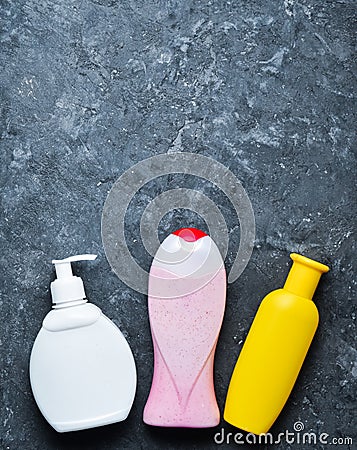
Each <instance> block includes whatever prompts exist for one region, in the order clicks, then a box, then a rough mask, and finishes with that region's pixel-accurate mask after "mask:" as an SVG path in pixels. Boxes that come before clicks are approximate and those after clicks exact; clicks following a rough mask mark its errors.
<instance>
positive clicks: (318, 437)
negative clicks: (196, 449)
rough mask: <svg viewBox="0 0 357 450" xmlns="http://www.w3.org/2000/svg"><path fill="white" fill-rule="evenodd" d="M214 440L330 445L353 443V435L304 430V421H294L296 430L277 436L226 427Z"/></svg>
mask: <svg viewBox="0 0 357 450" xmlns="http://www.w3.org/2000/svg"><path fill="white" fill-rule="evenodd" d="M214 442H215V443H216V444H218V445H220V444H237V445H243V444H265V445H269V444H280V443H283V442H285V443H286V444H301V445H306V444H310V445H313V444H315V445H316V444H330V445H351V446H352V443H353V440H352V438H351V437H348V436H346V437H333V436H330V434H329V433H315V432H313V431H309V432H308V431H305V432H304V424H303V423H302V422H295V423H294V431H289V430H285V431H283V432H281V433H279V434H277V435H276V436H274V435H273V434H272V433H266V434H260V435H256V434H253V433H243V432H236V433H232V432H226V430H225V429H224V428H221V431H219V432H218V433H216V434H215V435H214Z"/></svg>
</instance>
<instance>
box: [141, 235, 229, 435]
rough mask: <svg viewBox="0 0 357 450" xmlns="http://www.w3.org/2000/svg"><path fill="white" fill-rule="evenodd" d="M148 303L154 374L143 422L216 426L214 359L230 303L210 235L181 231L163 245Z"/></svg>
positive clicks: (157, 257) (166, 424) (185, 425)
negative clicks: (227, 299) (226, 308)
mask: <svg viewBox="0 0 357 450" xmlns="http://www.w3.org/2000/svg"><path fill="white" fill-rule="evenodd" d="M148 303H149V318H150V326H151V334H152V339H153V345H154V375H153V380H152V385H151V390H150V394H149V398H148V400H147V403H146V405H145V409H144V422H145V423H147V424H149V425H156V426H162V427H189V428H206V427H214V426H216V425H218V423H219V419H220V414H219V409H218V405H217V401H216V395H215V391H214V384H213V360H214V353H215V349H216V344H217V339H218V335H219V331H220V328H221V325H222V320H223V315H224V309H225V303H226V272H225V268H224V263H223V260H222V257H221V255H220V252H219V250H218V248H217V246H216V244H215V243H214V242H213V241H212V239H211V238H210V237H209V236H208V235H206V234H205V233H203V232H202V231H200V230H197V229H195V228H182V229H180V230H177V231H175V232H174V233H172V234H170V235H169V236H168V237H167V238H166V239H165V240H164V242H163V243H162V244H161V246H160V248H159V250H158V251H157V253H156V255H155V258H154V261H153V263H152V266H151V270H150V276H149V294H148Z"/></svg>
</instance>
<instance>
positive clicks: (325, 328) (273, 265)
mask: <svg viewBox="0 0 357 450" xmlns="http://www.w3.org/2000/svg"><path fill="white" fill-rule="evenodd" d="M0 4H1V12H0V17H1V48H0V61H1V72H0V80H1V122H0V127H1V129H0V133H1V165H0V169H1V202H2V203H1V218H0V220H1V228H0V261H1V271H0V288H1V294H0V295H1V298H0V306H1V323H2V325H1V336H0V338H1V341H0V344H1V347H0V348H1V378H0V381H1V387H0V389H1V400H0V411H1V416H0V418H1V420H0V446H1V449H8V450H25V449H41V450H42V449H46V450H52V449H80V448H86V449H101V450H102V449H121V448H128V449H129V448H130V449H138V448H142V449H159V448H163V449H168V448H172V449H183V448H187V449H209V448H210V449H213V448H248V446H245V445H239V444H235V443H234V442H233V443H230V444H227V443H223V444H221V445H217V444H216V443H215V442H214V435H215V433H217V432H219V431H220V430H221V427H223V428H224V430H225V432H226V433H229V432H231V433H235V432H236V431H238V430H235V429H234V428H233V427H230V426H229V425H228V424H226V423H225V422H224V421H223V419H222V421H221V425H220V426H219V427H217V429H212V430H210V429H208V430H171V429H155V428H150V427H148V426H146V425H144V424H143V422H142V412H143V407H144V404H145V401H146V398H147V395H148V391H149V388H150V383H151V376H152V367H153V353H152V345H151V338H150V332H149V324H148V316H147V303H146V298H145V296H144V295H140V294H137V293H135V292H134V291H132V290H131V289H129V288H128V287H126V286H125V285H124V284H123V283H122V282H121V281H120V280H119V279H118V278H117V277H116V275H115V274H114V273H113V272H112V271H111V268H110V266H109V264H108V263H107V261H106V258H105V254H104V251H103V247H102V241H101V234H100V220H101V213H102V208H103V204H104V201H105V198H106V196H107V193H108V191H109V189H110V188H111V186H112V185H113V183H114V182H115V180H116V179H117V178H118V177H119V176H120V174H121V173H123V172H124V171H125V170H127V169H128V168H130V167H131V166H132V165H133V164H134V163H136V162H138V161H140V160H142V159H144V158H147V157H150V156H152V155H156V154H159V153H166V152H185V151H190V152H193V153H200V154H203V155H206V156H209V157H212V158H214V159H216V160H218V161H220V162H221V163H223V164H224V165H225V166H227V167H229V168H230V170H231V171H232V172H233V173H234V174H235V175H236V176H237V177H238V178H239V179H240V180H241V182H242V183H243V185H244V187H245V189H246V190H247V192H248V194H249V196H250V199H251V202H252V204H253V208H254V212H255V218H256V225H257V234H256V245H255V248H254V252H253V256H252V258H251V260H250V262H249V264H248V267H247V268H246V270H245V271H244V273H243V275H242V276H241V277H240V278H239V279H238V280H237V281H236V282H235V283H234V284H232V285H230V286H229V288H228V296H227V309H226V315H225V319H224V324H223V328H222V333H221V336H220V340H219V345H218V349H217V355H216V365H215V385H216V392H217V397H218V402H219V405H220V408H221V411H222V410H223V405H224V399H225V394H226V390H227V386H228V382H229V378H230V375H231V372H232V369H233V366H234V363H235V361H236V358H237V356H238V354H239V352H240V350H241V348H242V342H243V340H244V338H245V336H246V334H247V332H248V329H249V326H250V323H251V321H252V319H253V317H254V314H255V311H256V309H257V307H258V304H259V302H260V301H261V299H262V298H263V297H264V295H265V294H267V293H268V292H269V291H270V290H272V289H274V288H277V287H280V286H281V285H282V283H283V281H284V278H285V276H286V274H287V271H288V267H289V252H290V251H298V252H301V253H303V254H305V255H306V256H310V257H313V258H316V259H318V260H320V261H321V262H324V263H327V264H329V265H330V267H331V271H330V272H329V273H328V274H326V275H324V276H323V279H322V281H321V284H320V286H319V288H318V291H317V293H316V296H315V299H314V300H315V302H316V304H317V306H318V308H319V311H320V326H319V329H318V331H317V334H316V337H315V339H314V342H313V345H312V347H311V349H310V351H309V354H308V357H307V359H306V362H305V364H304V366H303V369H302V372H301V373H300V375H299V378H298V380H297V383H296V386H295V388H294V390H293V392H292V395H291V397H290V398H289V400H288V402H287V404H286V406H285V408H284V410H283V411H282V413H281V415H280V417H279V419H278V420H277V422H276V423H275V425H274V426H273V428H272V430H271V431H272V433H274V435H278V433H279V432H283V431H284V430H290V431H292V430H293V424H294V423H295V422H296V421H301V422H303V424H304V427H305V430H307V431H311V432H315V433H316V434H317V435H319V434H320V433H328V434H329V439H332V438H334V437H336V438H345V437H352V438H353V439H354V444H352V445H348V444H346V445H340V446H338V448H356V447H355V446H356V442H357V440H356V439H357V437H356V434H355V432H356V429H357V424H356V377H357V358H356V354H357V352H356V348H355V335H356V329H355V297H354V294H355V292H356V291H355V287H356V278H355V275H354V269H355V266H354V262H355V252H356V250H355V246H354V239H353V233H354V231H355V217H356V197H355V175H356V164H355V154H354V150H355V143H356V141H355V135H354V131H355V121H356V117H355V115H354V111H355V92H354V86H355V85H356V81H355V78H354V75H353V72H355V70H356V67H355V64H354V48H353V30H354V29H355V21H354V17H355V16H356V7H355V5H356V4H355V2H354V1H348V0H346V1H343V0H340V1H328V0H301V1H295V0H285V1H272V2H267V1H259V0H254V1H250V2H248V1H247V2H244V1H234V0H232V1H230V2H228V1H227V2H226V1H221V0H211V1H193V0H188V1H182V2H179V1H175V0H170V1H163V0H162V1H150V0H145V1H143V0H137V1H135V0H122V1H117V0H97V1H94V0H93V1H77V0H70V1H65V0H59V1H57V2H51V1H49V0H43V1H35V0H28V1H24V0H16V1H11V0H3V1H1V3H0ZM180 186H184V187H192V188H195V189H197V190H201V191H202V192H204V193H205V194H206V195H209V196H210V197H211V198H212V199H213V200H214V201H215V203H216V204H217V206H218V207H219V208H220V209H221V211H222V213H223V214H224V216H225V218H226V221H227V226H228V229H229V232H230V246H229V253H228V256H227V259H226V264H227V268H228V269H229V268H230V266H231V264H232V262H233V260H234V256H235V253H236V251H237V246H238V244H239V227H238V226H237V217H236V216H235V214H234V210H233V208H232V205H231V204H230V202H229V200H228V199H227V198H225V196H224V195H223V194H222V192H220V191H219V190H217V189H216V188H215V187H214V186H213V185H211V184H210V183H209V182H207V181H206V182H204V181H203V180H201V179H196V178H194V177H189V176H183V175H170V176H169V177H162V178H159V179H157V180H155V181H153V182H151V183H149V184H148V185H147V186H145V187H144V188H143V189H142V190H141V191H139V192H138V193H137V195H136V197H135V198H134V200H133V202H132V204H131V205H130V208H129V210H128V213H127V221H126V231H127V239H128V245H129V248H130V249H131V251H132V254H133V255H135V257H136V258H137V260H138V261H139V262H140V263H141V265H142V266H143V267H145V268H148V267H149V265H150V261H151V258H150V256H149V255H148V254H147V253H146V252H145V250H144V248H143V246H142V245H141V240H140V235H139V223H140V216H141V214H142V212H143V210H144V208H145V207H146V205H147V204H148V202H150V200H151V199H152V198H154V197H155V196H156V195H158V194H160V193H161V192H164V191H165V190H167V189H171V188H173V187H180ZM194 224H195V225H198V226H199V227H203V228H204V224H202V221H201V219H200V218H198V217H197V216H196V215H195V214H194V213H189V212H187V211H175V212H172V213H169V214H167V215H166V216H165V218H164V219H163V220H162V222H161V225H160V230H159V234H160V237H161V238H163V237H164V236H165V235H166V234H167V233H169V232H170V231H172V230H174V229H175V228H178V227H179V226H185V225H194ZM82 252H83V253H84V252H95V253H98V255H99V259H98V260H97V261H96V262H95V263H91V264H85V263H83V264H79V265H77V266H76V273H77V274H79V273H80V274H81V276H82V277H83V278H84V280H85V285H86V289H87V293H88V296H89V298H90V300H91V301H93V303H95V304H97V305H98V306H99V307H100V308H101V309H102V310H103V312H104V313H105V314H106V315H107V316H109V317H110V318H112V319H113V320H114V322H115V323H116V324H117V325H119V326H120V328H121V330H122V331H123V333H124V334H125V336H126V337H127V339H128V341H129V343H130V345H131V347H132V349H133V352H134V355H135V359H136V363H137V369H138V390H137V395H136V399H135V403H134V407H133V409H132V412H131V414H130V416H129V418H128V419H127V420H126V421H125V422H123V423H121V424H116V425H111V426H107V427H103V428H100V429H93V430H89V431H84V432H77V433H70V434H64V435H61V434H58V433H56V432H55V431H54V430H52V429H51V427H50V426H49V425H48V424H47V423H46V421H45V420H44V419H43V418H42V416H41V414H40V412H39V410H38V409H37V406H36V404H35V402H34V399H33V397H32V394H31V389H30V384H29V377H28V363H29V356H30V351H31V347H32V344H33V341H34V339H35V337H36V335H37V333H38V331H39V328H40V326H41V322H42V320H43V318H44V316H45V315H46V313H47V312H48V311H49V310H50V307H51V302H50V296H49V283H50V281H52V280H53V278H54V275H53V268H52V267H51V264H50V260H51V259H52V258H54V257H55V258H61V257H65V256H68V255H71V254H76V253H82ZM54 389H55V386H54ZM273 448H281V449H285V448H286V449H288V448H292V449H295V448H297V449H298V448H317V449H322V448H331V445H323V444H321V443H317V444H316V445H313V444H311V445H310V446H307V445H301V444H297V443H296V442H295V443H293V444H288V443H286V442H282V443H280V444H276V445H274V446H273Z"/></svg>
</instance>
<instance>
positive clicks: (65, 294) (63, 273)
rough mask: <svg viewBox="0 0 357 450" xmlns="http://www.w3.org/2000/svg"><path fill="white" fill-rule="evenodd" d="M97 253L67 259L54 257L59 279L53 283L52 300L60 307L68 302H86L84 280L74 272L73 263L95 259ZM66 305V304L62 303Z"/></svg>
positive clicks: (53, 262) (53, 261)
mask: <svg viewBox="0 0 357 450" xmlns="http://www.w3.org/2000/svg"><path fill="white" fill-rule="evenodd" d="M96 257H97V255H92V254H89V255H75V256H70V257H69V258H65V259H53V260H52V264H54V265H55V268H56V275H57V279H56V280H54V281H53V282H52V283H51V294H52V302H53V303H54V304H55V305H56V307H59V305H60V304H62V303H66V302H74V301H81V300H83V302H85V301H86V300H85V297H86V294H85V291H84V286H83V281H82V279H81V278H80V277H76V276H74V275H73V273H72V267H71V263H72V262H75V261H93V260H94V259H95V258H96ZM61 306H64V305H61Z"/></svg>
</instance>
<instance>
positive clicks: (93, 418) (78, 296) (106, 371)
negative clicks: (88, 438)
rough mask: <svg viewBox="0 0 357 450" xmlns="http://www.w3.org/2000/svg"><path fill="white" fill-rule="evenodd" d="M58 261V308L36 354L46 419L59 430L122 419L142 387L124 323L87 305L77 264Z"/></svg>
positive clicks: (33, 364) (35, 376) (34, 369)
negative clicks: (75, 272)
mask: <svg viewBox="0 0 357 450" xmlns="http://www.w3.org/2000/svg"><path fill="white" fill-rule="evenodd" d="M95 258H96V255H78V256H73V257H70V258H66V259H63V260H54V261H52V262H53V263H54V264H55V267H56V274H57V279H56V280H55V281H53V282H52V283H51V293H52V302H53V309H52V311H50V312H49V313H48V314H47V316H46V317H45V319H44V321H43V323H42V328H41V330H40V332H39V333H38V336H37V338H36V340H35V343H34V346H33V349H32V353H31V358H30V381H31V387H32V391H33V394H34V397H35V400H36V402H37V404H38V407H39V408H40V410H41V412H42V414H43V415H44V417H45V418H46V420H47V421H48V422H49V423H50V425H52V427H53V428H54V429H55V430H57V431H59V432H65V431H76V430H82V429H86V428H92V427H98V426H101V425H106V424H110V423H114V422H120V421H122V420H124V419H126V417H127V416H128V414H129V411H130V409H131V406H132V404H133V401H134V396H135V390H136V368H135V362H134V358H133V355H132V352H131V350H130V347H129V345H128V343H127V341H126V340H125V338H124V336H123V335H122V333H121V332H120V330H119V329H118V327H117V326H116V325H115V324H114V323H113V322H112V321H111V320H109V319H108V318H107V317H106V316H105V315H104V314H103V313H102V311H101V310H100V309H99V308H98V307H97V306H95V305H93V304H90V303H87V299H86V296H85V292H84V286H83V281H82V279H81V278H79V277H76V276H73V274H72V269H71V262H73V261H80V260H93V259H95Z"/></svg>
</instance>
